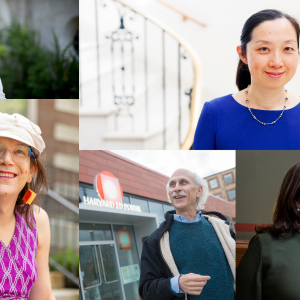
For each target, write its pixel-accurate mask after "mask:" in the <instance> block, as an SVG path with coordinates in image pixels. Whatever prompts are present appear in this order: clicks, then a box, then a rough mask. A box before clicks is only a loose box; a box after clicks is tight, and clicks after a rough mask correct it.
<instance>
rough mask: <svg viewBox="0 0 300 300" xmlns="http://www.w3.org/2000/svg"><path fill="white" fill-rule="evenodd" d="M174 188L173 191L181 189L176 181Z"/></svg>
mask: <svg viewBox="0 0 300 300" xmlns="http://www.w3.org/2000/svg"><path fill="white" fill-rule="evenodd" d="M174 189H175V191H178V190H181V186H180V184H179V183H176V184H175V187H174Z"/></svg>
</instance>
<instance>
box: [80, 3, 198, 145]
mask: <svg viewBox="0 0 300 300" xmlns="http://www.w3.org/2000/svg"><path fill="white" fill-rule="evenodd" d="M133 4H134V1H127V2H125V1H123V0H108V1H100V0H95V1H88V2H84V4H83V2H81V3H80V11H81V18H80V22H81V24H80V30H81V31H82V32H81V33H80V36H81V39H80V86H81V93H80V148H81V150H87V149H89V150H91V149H189V148H190V147H191V145H192V141H193V134H194V131H195V127H196V122H197V120H198V117H199V114H200V110H201V107H202V105H203V103H202V101H201V81H202V77H201V66H200V59H199V57H198V55H197V54H196V52H195V50H194V49H193V48H192V47H191V46H190V45H189V43H187V42H186V41H185V40H184V39H183V38H182V37H180V36H179V35H178V34H177V33H176V31H175V30H173V29H171V27H169V26H166V25H164V23H163V22H162V21H161V19H163V16H161V17H160V19H159V18H156V17H154V16H153V15H150V14H149V13H147V11H143V10H141V9H140V7H139V6H138V5H133ZM91 12H93V15H91Z"/></svg>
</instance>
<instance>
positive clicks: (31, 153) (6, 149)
mask: <svg viewBox="0 0 300 300" xmlns="http://www.w3.org/2000/svg"><path fill="white" fill-rule="evenodd" d="M0 144H1V143H0ZM2 145H3V144H2ZM3 146H4V145H3ZM15 146H23V147H26V148H29V150H30V154H29V156H28V158H27V159H26V161H24V162H22V163H20V162H17V161H15V160H14V159H13V156H12V153H11V151H10V149H11V148H13V147H15ZM4 148H5V151H4V152H3V155H2V156H0V159H1V158H2V157H3V156H4V154H5V152H6V151H8V152H10V156H11V159H12V160H13V161H14V162H15V163H17V164H25V163H26V162H27V161H28V159H29V158H30V156H31V155H32V156H33V158H34V159H35V160H36V157H35V155H34V153H33V152H32V149H31V147H29V146H25V145H21V144H20V145H13V146H12V147H10V148H7V147H5V146H4Z"/></svg>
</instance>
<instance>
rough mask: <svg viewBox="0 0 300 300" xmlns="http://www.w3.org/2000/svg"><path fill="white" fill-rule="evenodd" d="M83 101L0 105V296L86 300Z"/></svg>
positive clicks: (20, 101) (4, 102) (2, 297)
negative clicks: (82, 278) (82, 272)
mask: <svg viewBox="0 0 300 300" xmlns="http://www.w3.org/2000/svg"><path fill="white" fill-rule="evenodd" d="M78 106H79V103H78V100H73V99H70V100H65V99H48V100H45V99H39V100H38V99H28V100H24V99H20V100H16V99H15V100H10V99H6V100H0V108H1V109H0V298H1V299H18V300H19V299H30V300H35V299H36V300H38V299H41V300H44V299H45V300H50V299H51V300H53V299H56V300H63V299H67V300H75V299H78V297H79V295H78V294H79V270H78V269H79V245H78V236H79V224H78V220H79V208H78V175H79V149H78V148H79V134H78V132H79V120H78Z"/></svg>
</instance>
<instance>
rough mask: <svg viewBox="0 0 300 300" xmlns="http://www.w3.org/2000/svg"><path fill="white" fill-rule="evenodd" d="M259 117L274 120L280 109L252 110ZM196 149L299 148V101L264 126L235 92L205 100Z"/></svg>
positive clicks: (261, 119)
mask: <svg viewBox="0 0 300 300" xmlns="http://www.w3.org/2000/svg"><path fill="white" fill-rule="evenodd" d="M251 110H252V112H253V114H254V115H255V116H256V117H257V119H258V120H260V121H262V122H265V123H269V122H273V121H275V120H276V119H277V118H278V117H279V115H280V113H281V111H280V110H259V109H251ZM193 149H194V150H213V149H215V150H298V149H300V103H299V104H298V105H296V106H295V107H293V108H291V109H287V110H285V111H284V113H283V115H282V117H281V118H280V119H279V120H278V121H277V122H276V124H274V125H261V124H260V123H259V122H257V121H256V120H254V119H253V117H252V115H251V114H250V112H249V111H248V108H247V107H245V106H243V105H241V104H239V103H238V102H237V101H236V100H235V99H234V98H233V97H232V95H227V96H224V97H220V98H217V99H214V100H212V101H209V102H206V103H205V104H204V106H203V109H202V112H201V115H200V118H199V121H198V125H197V129H196V133H195V137H194V146H193Z"/></svg>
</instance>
